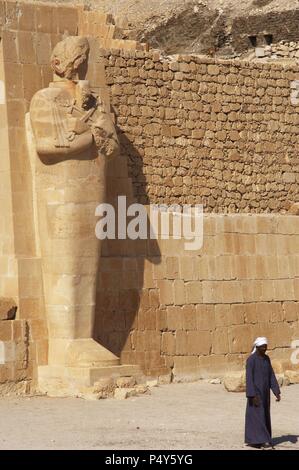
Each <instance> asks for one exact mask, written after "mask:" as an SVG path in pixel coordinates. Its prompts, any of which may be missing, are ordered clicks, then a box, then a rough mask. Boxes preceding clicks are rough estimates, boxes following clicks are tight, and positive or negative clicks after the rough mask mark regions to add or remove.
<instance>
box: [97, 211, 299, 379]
mask: <svg viewBox="0 0 299 470" xmlns="http://www.w3.org/2000/svg"><path fill="white" fill-rule="evenodd" d="M298 232H299V219H298V217H297V216H278V215H273V216H272V215H244V214H242V215H227V216H224V215H205V218H204V229H203V234H204V238H203V246H202V248H201V249H198V250H196V251H186V250H185V249H184V241H183V240H175V239H173V238H170V239H169V240H161V239H158V240H151V241H149V242H146V241H142V240H138V241H137V240H136V241H135V242H133V241H132V242H131V244H130V245H128V244H127V242H124V241H121V240H119V241H115V242H114V243H110V245H109V247H108V248H107V250H106V251H105V252H104V253H103V258H102V260H101V263H100V271H101V277H100V283H99V302H98V305H99V312H98V318H99V319H100V322H99V324H98V325H97V328H98V334H97V336H98V338H99V339H100V342H101V343H102V344H105V345H106V346H107V347H109V348H110V349H111V350H112V351H113V352H115V353H117V354H121V359H122V361H123V362H125V363H132V364H135V363H138V364H141V365H142V367H143V369H144V371H145V372H146V373H147V374H149V375H156V376H159V375H161V376H163V375H164V377H165V376H166V377H168V378H169V374H171V375H172V377H173V379H174V380H180V379H186V378H187V377H193V378H198V377H206V376H217V375H223V374H224V373H225V371H229V370H239V369H240V368H241V367H242V366H243V363H244V361H245V359H246V358H247V356H248V353H249V352H250V350H251V345H252V342H253V339H254V338H255V337H257V336H267V337H268V339H269V348H270V355H271V357H272V358H276V359H279V360H284V361H286V363H288V368H291V367H292V365H291V364H290V356H291V353H292V350H291V349H290V346H291V341H292V340H294V339H298V337H299V302H298V298H299V235H298Z"/></svg>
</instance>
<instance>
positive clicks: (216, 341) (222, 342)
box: [212, 327, 229, 354]
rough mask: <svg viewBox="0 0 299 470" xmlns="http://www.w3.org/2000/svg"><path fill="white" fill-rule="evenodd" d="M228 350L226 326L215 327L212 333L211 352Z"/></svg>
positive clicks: (220, 352)
mask: <svg viewBox="0 0 299 470" xmlns="http://www.w3.org/2000/svg"><path fill="white" fill-rule="evenodd" d="M228 352H229V342H228V328H226V327H224V328H221V327H220V328H216V330H215V331H213V334H212V353H213V354H227V353H228Z"/></svg>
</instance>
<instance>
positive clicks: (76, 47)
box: [51, 36, 89, 80]
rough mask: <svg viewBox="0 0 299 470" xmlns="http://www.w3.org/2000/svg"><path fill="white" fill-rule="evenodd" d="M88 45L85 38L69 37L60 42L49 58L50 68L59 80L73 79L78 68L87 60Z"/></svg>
mask: <svg viewBox="0 0 299 470" xmlns="http://www.w3.org/2000/svg"><path fill="white" fill-rule="evenodd" d="M88 53H89V43H88V40H87V39H86V38H85V37H77V36H69V37H67V38H66V39H64V40H63V41H60V42H59V43H58V44H57V45H56V46H55V48H54V50H53V52H52V56H51V66H52V69H53V71H54V73H55V75H58V76H59V77H61V78H66V79H68V80H72V79H75V78H76V76H77V74H78V71H79V68H80V67H81V66H82V64H84V63H85V62H86V60H87V57H88Z"/></svg>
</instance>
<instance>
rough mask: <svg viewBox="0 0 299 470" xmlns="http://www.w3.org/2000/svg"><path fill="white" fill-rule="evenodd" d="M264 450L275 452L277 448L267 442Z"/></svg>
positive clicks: (263, 447)
mask: <svg viewBox="0 0 299 470" xmlns="http://www.w3.org/2000/svg"><path fill="white" fill-rule="evenodd" d="M262 449H264V450H275V447H274V445H273V444H272V442H266V443H265V444H262Z"/></svg>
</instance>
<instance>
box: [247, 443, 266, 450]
mask: <svg viewBox="0 0 299 470" xmlns="http://www.w3.org/2000/svg"><path fill="white" fill-rule="evenodd" d="M247 445H248V446H249V447H253V448H254V449H261V448H262V445H263V444H247Z"/></svg>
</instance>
